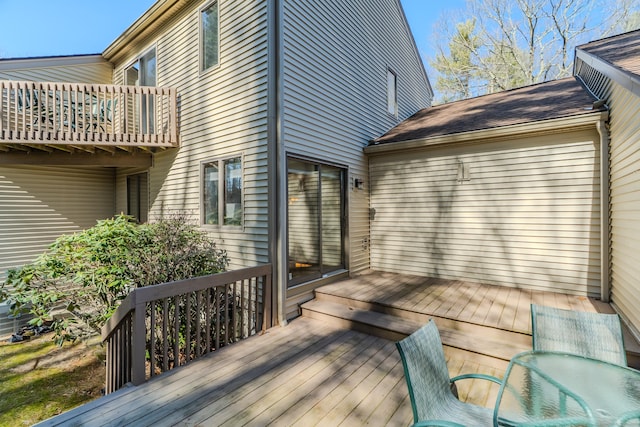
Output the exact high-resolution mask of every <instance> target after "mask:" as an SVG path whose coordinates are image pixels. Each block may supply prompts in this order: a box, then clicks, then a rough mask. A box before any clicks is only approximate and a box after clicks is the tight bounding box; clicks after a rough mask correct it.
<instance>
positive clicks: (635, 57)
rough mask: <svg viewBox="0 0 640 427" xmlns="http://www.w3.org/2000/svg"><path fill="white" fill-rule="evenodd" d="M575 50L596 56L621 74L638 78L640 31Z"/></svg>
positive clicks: (599, 41)
mask: <svg viewBox="0 0 640 427" xmlns="http://www.w3.org/2000/svg"><path fill="white" fill-rule="evenodd" d="M577 49H580V50H583V51H585V52H587V53H589V54H591V55H594V56H597V57H599V58H600V59H602V60H603V61H605V62H608V63H609V64H611V65H612V66H614V67H616V68H618V69H619V70H621V71H623V72H626V73H629V74H635V75H636V76H640V30H636V31H631V32H628V33H624V34H619V35H617V36H612V37H608V38H606V39H600V40H596V41H593V42H590V43H586V44H583V45H580V46H578V47H577Z"/></svg>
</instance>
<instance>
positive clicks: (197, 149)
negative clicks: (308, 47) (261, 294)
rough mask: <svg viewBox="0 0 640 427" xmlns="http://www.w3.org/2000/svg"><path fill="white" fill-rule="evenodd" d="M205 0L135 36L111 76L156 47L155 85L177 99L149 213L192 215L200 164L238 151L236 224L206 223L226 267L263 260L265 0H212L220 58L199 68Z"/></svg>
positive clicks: (154, 173) (152, 175)
mask: <svg viewBox="0 0 640 427" xmlns="http://www.w3.org/2000/svg"><path fill="white" fill-rule="evenodd" d="M205 4H206V3H205V2H192V3H191V4H190V5H189V7H187V8H185V9H184V10H183V11H182V12H181V13H179V14H178V16H176V17H174V18H173V19H172V20H170V21H167V22H164V23H163V26H162V31H156V32H155V33H153V34H152V35H151V36H149V37H147V38H145V39H142V40H139V41H136V42H135V43H134V44H133V46H134V47H135V55H130V56H129V57H127V58H126V59H123V60H121V61H119V62H118V63H117V64H116V71H115V77H114V78H115V80H116V81H122V79H123V70H124V68H125V67H126V66H128V65H129V64H130V63H131V62H132V61H133V60H134V59H135V58H136V57H137V55H140V54H142V53H143V52H145V51H146V50H147V49H148V48H149V47H151V46H155V47H156V55H157V84H158V85H159V86H171V87H175V88H177V91H178V96H179V98H180V135H179V138H180V149H179V150H177V151H175V150H174V151H168V152H165V153H160V154H157V155H155V157H154V166H153V167H152V168H151V169H150V170H149V194H150V201H149V202H150V212H149V217H150V218H151V219H153V218H155V217H158V216H162V215H167V214H170V213H172V212H175V211H180V212H186V213H188V214H190V215H192V217H193V218H194V219H195V220H196V221H199V215H200V197H201V182H200V164H201V163H202V162H203V161H207V160H212V159H220V158H224V157H229V156H237V155H239V156H242V160H243V164H242V167H243V207H244V212H243V220H244V226H243V228H237V227H236V228H233V227H214V226H207V227H205V229H206V230H207V231H208V232H210V234H211V236H212V237H214V238H215V239H216V241H217V242H218V244H219V246H220V247H222V248H224V249H226V250H227V251H228V254H229V257H230V259H231V266H230V267H231V268H240V267H246V266H252V265H256V264H258V263H263V262H267V261H268V253H267V248H268V242H267V240H268V224H267V197H268V186H267V163H266V162H267V145H266V135H267V100H266V86H267V49H266V41H267V40H266V34H267V22H266V2H244V1H219V7H220V65H219V66H218V67H215V68H214V69H213V70H210V71H207V72H205V73H200V71H199V50H200V49H199V43H198V40H199V35H198V28H199V26H198V20H199V9H200V8H201V7H202V6H204V5H205ZM130 48H131V46H127V49H130ZM119 200H121V199H120V198H119ZM120 203H122V201H120Z"/></svg>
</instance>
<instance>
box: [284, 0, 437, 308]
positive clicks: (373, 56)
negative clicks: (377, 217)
mask: <svg viewBox="0 0 640 427" xmlns="http://www.w3.org/2000/svg"><path fill="white" fill-rule="evenodd" d="M281 16H282V17H283V22H282V29H281V32H282V36H281V37H282V40H281V50H282V64H281V67H282V74H281V82H280V86H281V88H282V105H283V110H282V114H283V119H282V130H281V140H282V151H281V153H280V155H281V158H280V163H281V165H280V167H281V168H284V169H281V174H282V175H284V176H286V156H294V157H297V156H299V157H302V158H309V159H312V160H315V161H318V162H320V163H327V164H331V165H336V166H341V167H344V168H346V169H347V170H348V177H347V195H346V199H347V212H348V224H347V230H348V235H347V250H346V252H347V268H348V269H349V271H350V272H357V271H360V270H363V269H366V268H369V245H368V241H369V195H368V193H369V192H368V187H369V184H368V182H367V181H368V179H367V178H368V175H369V171H368V163H367V160H366V158H365V155H364V153H363V148H364V147H365V146H366V145H367V143H368V142H369V140H371V139H372V138H374V137H377V136H379V135H381V134H383V133H384V132H385V131H386V130H388V129H389V128H391V127H393V126H394V125H396V124H397V123H398V122H400V121H401V120H403V119H405V118H407V117H408V116H410V115H411V114H413V113H415V112H416V111H417V110H418V109H420V108H424V107H426V106H429V105H430V103H431V96H432V94H431V93H430V88H429V83H428V81H427V78H426V74H425V73H424V69H423V67H422V65H421V62H420V58H419V55H418V53H417V50H416V48H415V44H414V42H413V38H412V35H411V33H410V30H409V28H408V25H407V23H406V20H405V17H404V14H403V11H402V8H401V6H400V4H399V2H398V1H397V0H339V1H334V2H329V3H327V2H309V1H302V0H286V1H284V2H283V7H282V12H281ZM388 70H391V71H393V72H394V73H395V74H396V75H397V84H398V96H397V97H398V109H399V112H398V115H397V117H396V116H394V115H391V114H389V113H387V72H388ZM355 179H362V180H363V181H364V187H363V188H360V189H359V188H355V186H354V180H355ZM281 188H282V192H283V193H284V194H286V183H285V185H284V186H282V187H281ZM280 207H281V209H282V210H286V203H283V204H281V205H280ZM282 238H284V239H286V236H282ZM282 255H283V256H284V257H285V259H286V256H287V252H286V250H285V251H284V253H283V254H282ZM311 291H312V287H311V288H307V289H306V292H302V293H300V290H298V291H294V293H295V294H296V296H295V299H290V300H289V303H288V304H287V312H288V314H289V315H290V314H291V313H292V312H293V310H296V309H297V307H296V304H297V303H298V302H300V301H302V300H305V299H310V298H311V297H312V293H311ZM290 293H291V292H290Z"/></svg>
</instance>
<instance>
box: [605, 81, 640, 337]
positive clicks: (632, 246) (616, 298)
mask: <svg viewBox="0 0 640 427" xmlns="http://www.w3.org/2000/svg"><path fill="white" fill-rule="evenodd" d="M609 105H610V107H611V120H610V124H611V130H610V135H611V143H610V171H611V190H610V196H611V205H610V215H611V301H612V303H613V304H614V305H615V306H616V307H617V308H618V309H619V311H620V312H621V314H622V315H623V316H625V317H626V318H627V319H628V320H629V321H630V323H631V324H632V325H633V326H634V327H635V330H636V332H638V331H640V312H639V311H638V307H640V283H639V282H638V277H640V266H639V265H638V254H640V224H639V223H638V218H639V217H638V214H639V213H640V176H638V175H639V174H638V164H640V123H639V122H638V115H639V114H640V97H638V96H636V95H634V94H632V93H630V92H628V91H627V90H625V89H623V88H621V87H620V86H618V85H614V87H613V90H612V93H611V97H610V99H609Z"/></svg>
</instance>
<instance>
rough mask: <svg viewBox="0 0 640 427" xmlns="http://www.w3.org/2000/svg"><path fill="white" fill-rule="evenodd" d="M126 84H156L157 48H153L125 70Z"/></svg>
mask: <svg viewBox="0 0 640 427" xmlns="http://www.w3.org/2000/svg"><path fill="white" fill-rule="evenodd" d="M124 80H125V82H124V84H126V85H131V86H155V85H156V49H155V48H152V49H149V50H148V51H147V52H145V53H144V54H143V55H142V56H140V57H139V58H138V59H136V60H135V62H134V63H133V64H131V65H130V66H128V67H127V68H126V70H125V71H124Z"/></svg>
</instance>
